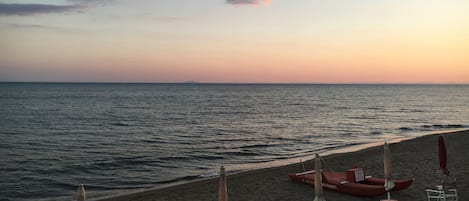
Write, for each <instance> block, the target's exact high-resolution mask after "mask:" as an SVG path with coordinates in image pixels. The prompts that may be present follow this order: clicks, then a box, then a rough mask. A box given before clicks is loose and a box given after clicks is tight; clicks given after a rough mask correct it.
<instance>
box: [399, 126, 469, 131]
mask: <svg viewBox="0 0 469 201" xmlns="http://www.w3.org/2000/svg"><path fill="white" fill-rule="evenodd" d="M458 128H469V125H464V124H425V125H421V126H419V127H406V126H403V127H399V128H398V130H400V131H402V132H415V131H437V130H442V129H458Z"/></svg>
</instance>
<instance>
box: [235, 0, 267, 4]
mask: <svg viewBox="0 0 469 201" xmlns="http://www.w3.org/2000/svg"><path fill="white" fill-rule="evenodd" d="M226 3H228V4H233V5H258V4H265V5H267V4H269V3H270V0H226Z"/></svg>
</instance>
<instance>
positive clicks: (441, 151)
mask: <svg viewBox="0 0 469 201" xmlns="http://www.w3.org/2000/svg"><path fill="white" fill-rule="evenodd" d="M438 159H439V160H440V173H441V174H444V175H446V176H448V175H449V171H448V169H447V168H446V146H445V140H444V139H443V136H441V135H440V136H438Z"/></svg>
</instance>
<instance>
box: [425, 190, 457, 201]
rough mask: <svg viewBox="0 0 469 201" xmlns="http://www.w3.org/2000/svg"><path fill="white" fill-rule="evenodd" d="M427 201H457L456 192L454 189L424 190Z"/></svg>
mask: <svg viewBox="0 0 469 201" xmlns="http://www.w3.org/2000/svg"><path fill="white" fill-rule="evenodd" d="M425 191H426V192H427V199H428V201H458V192H457V190H456V189H446V191H444V190H433V189H425Z"/></svg>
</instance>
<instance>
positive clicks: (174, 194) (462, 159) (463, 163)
mask: <svg viewBox="0 0 469 201" xmlns="http://www.w3.org/2000/svg"><path fill="white" fill-rule="evenodd" d="M444 137H445V140H446V146H447V153H448V169H449V171H450V172H451V177H450V178H451V179H456V182H455V183H454V185H455V186H456V188H457V189H458V194H459V200H469V191H468V189H469V179H468V177H467V175H469V154H468V152H467V149H468V147H469V131H460V132H452V133H446V134H444ZM390 149H391V157H392V170H393V177H394V178H415V179H416V180H415V182H414V183H413V184H412V186H410V187H409V188H408V189H405V190H402V191H399V192H394V193H393V194H392V198H394V199H397V200H400V201H419V200H422V201H423V200H426V194H425V188H427V187H434V186H435V185H436V184H437V183H438V181H439V177H438V175H437V174H436V171H437V169H438V135H436V134H435V135H426V136H423V137H418V138H415V139H411V140H406V141H402V142H399V143H394V144H390ZM323 160H324V161H325V164H324V169H326V170H333V171H346V170H347V169H349V168H351V167H353V166H355V165H358V166H360V167H363V168H364V170H365V174H366V175H373V176H377V177H382V175H383V148H382V147H381V146H379V147H371V148H367V149H364V150H360V151H357V152H351V153H342V154H333V155H328V156H325V157H324V158H323ZM305 165H306V167H307V169H310V168H312V167H313V163H312V161H306V162H305ZM299 171H301V166H300V165H299V164H291V165H286V166H281V167H273V168H267V169H259V170H252V171H247V172H242V173H238V174H234V175H230V176H228V178H227V183H228V196H229V200H232V201H264V200H265V201H267V200H278V201H285V200H296V201H311V200H312V199H313V197H314V189H313V188H312V187H310V186H307V185H303V184H299V183H294V182H291V181H290V180H289V179H288V177H287V174H288V173H292V172H299ZM217 181H218V180H217V179H209V180H203V181H197V182H192V183H187V184H182V185H177V186H172V187H167V188H162V189H157V190H149V191H144V192H139V193H134V194H128V195H123V196H119V197H114V198H108V199H105V200H102V201H124V200H135V201H189V200H191V201H198V200H200V201H210V200H213V201H215V200H216V199H217ZM325 197H326V200H333V201H358V200H364V201H368V200H370V201H371V200H375V201H376V200H380V199H384V196H382V197H375V198H362V197H355V196H350V195H345V194H340V193H336V192H331V191H325Z"/></svg>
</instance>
